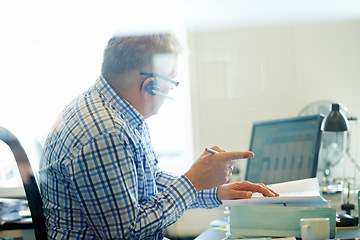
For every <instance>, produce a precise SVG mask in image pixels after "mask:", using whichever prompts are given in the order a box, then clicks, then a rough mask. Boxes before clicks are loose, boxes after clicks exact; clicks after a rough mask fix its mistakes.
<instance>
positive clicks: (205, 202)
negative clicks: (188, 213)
mask: <svg viewBox="0 0 360 240" xmlns="http://www.w3.org/2000/svg"><path fill="white" fill-rule="evenodd" d="M184 177H185V176H184ZM176 178H177V177H175V176H172V175H170V174H167V173H165V172H159V173H158V175H157V178H156V183H157V186H158V189H159V191H163V190H164V189H166V188H167V186H168V185H170V184H171V183H172V182H173V181H174V180H175V179H176ZM185 178H186V177H185ZM188 181H189V182H190V180H188ZM190 184H191V187H192V188H193V190H194V191H196V190H195V187H194V186H193V185H192V183H191V182H190ZM216 191H217V188H214V189H209V190H203V191H200V192H199V193H198V194H197V198H196V201H195V202H194V203H193V204H192V205H191V206H190V208H206V209H210V208H216V207H219V206H220V205H221V204H222V202H221V201H219V200H218V198H217V195H216Z"/></svg>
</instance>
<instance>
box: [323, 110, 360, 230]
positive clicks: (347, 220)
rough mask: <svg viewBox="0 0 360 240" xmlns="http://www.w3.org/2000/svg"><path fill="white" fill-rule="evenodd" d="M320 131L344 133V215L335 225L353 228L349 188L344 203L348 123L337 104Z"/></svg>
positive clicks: (342, 203)
mask: <svg viewBox="0 0 360 240" xmlns="http://www.w3.org/2000/svg"><path fill="white" fill-rule="evenodd" d="M321 130H322V131H324V132H336V133H338V132H344V145H343V158H344V173H343V181H342V185H343V190H342V195H341V209H342V210H345V212H346V213H345V214H338V215H339V219H340V222H339V224H338V223H337V225H342V226H355V225H357V220H355V218H353V217H352V216H351V214H350V213H351V210H353V209H355V205H354V204H352V203H350V202H349V192H350V187H348V197H347V201H346V203H345V201H344V184H345V156H346V139H347V131H348V130H349V122H348V119H347V117H346V116H345V114H343V113H342V112H341V110H340V104H339V103H333V104H331V112H330V113H329V114H328V115H327V116H326V117H325V118H324V120H323V122H322V125H321Z"/></svg>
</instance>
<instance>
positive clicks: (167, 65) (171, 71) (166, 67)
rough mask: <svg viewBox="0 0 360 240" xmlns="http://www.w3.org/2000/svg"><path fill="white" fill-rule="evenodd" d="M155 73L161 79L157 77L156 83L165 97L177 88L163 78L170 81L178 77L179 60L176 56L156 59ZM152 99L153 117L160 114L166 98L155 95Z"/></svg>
mask: <svg viewBox="0 0 360 240" xmlns="http://www.w3.org/2000/svg"><path fill="white" fill-rule="evenodd" d="M155 60H157V61H155V64H154V66H155V67H154V72H153V73H155V74H159V75H160V77H156V82H157V84H158V86H159V88H160V92H161V93H162V94H164V95H168V94H169V92H170V91H171V90H172V89H173V88H174V87H175V85H174V84H173V83H171V82H169V81H166V80H165V79H164V78H162V77H161V76H164V77H166V78H169V79H174V78H175V77H176V76H177V59H176V57H175V56H174V55H165V56H159V57H158V58H155ZM150 99H151V108H152V110H151V113H152V114H151V115H154V114H156V113H158V111H159V110H160V107H161V106H162V105H163V104H164V101H165V99H166V98H165V97H164V96H161V95H155V96H153V97H152V98H150Z"/></svg>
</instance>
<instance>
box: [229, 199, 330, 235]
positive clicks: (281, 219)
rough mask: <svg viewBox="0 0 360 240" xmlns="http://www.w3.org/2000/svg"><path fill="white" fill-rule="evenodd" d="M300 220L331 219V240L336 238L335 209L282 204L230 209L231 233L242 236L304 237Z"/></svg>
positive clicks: (233, 207) (244, 206)
mask: <svg viewBox="0 0 360 240" xmlns="http://www.w3.org/2000/svg"><path fill="white" fill-rule="evenodd" d="M301 218H329V219H330V237H331V238H334V237H335V227H336V209H335V208H327V207H299V206H284V205H280V204H272V205H242V206H232V207H230V233H231V234H235V235H240V236H242V237H264V236H269V237H297V238H301V231H300V219H301Z"/></svg>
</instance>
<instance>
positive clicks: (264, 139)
mask: <svg viewBox="0 0 360 240" xmlns="http://www.w3.org/2000/svg"><path fill="white" fill-rule="evenodd" d="M322 119H323V117H322V116H320V115H314V116H306V117H296V118H288V119H280V120H273V121H264V122H255V123H253V127H252V133H251V140H250V151H253V152H254V153H255V157H254V158H252V159H248V161H247V167H246V174H245V179H246V180H248V181H251V182H257V183H260V182H261V183H265V184H272V183H279V182H287V181H293V180H299V179H305V178H312V177H316V171H317V164H318V156H319V149H320V140H321V130H320V127H321V122H322Z"/></svg>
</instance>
